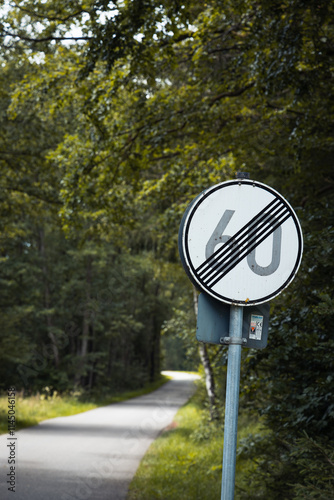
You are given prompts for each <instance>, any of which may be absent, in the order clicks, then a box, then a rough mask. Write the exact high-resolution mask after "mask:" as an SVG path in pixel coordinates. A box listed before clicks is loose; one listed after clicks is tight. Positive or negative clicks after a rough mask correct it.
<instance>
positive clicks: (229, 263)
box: [202, 209, 290, 285]
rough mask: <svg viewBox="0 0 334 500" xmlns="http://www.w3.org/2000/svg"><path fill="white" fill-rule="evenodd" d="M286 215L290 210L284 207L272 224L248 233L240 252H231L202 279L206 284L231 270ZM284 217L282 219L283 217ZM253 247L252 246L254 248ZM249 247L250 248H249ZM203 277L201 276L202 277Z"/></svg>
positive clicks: (271, 231)
mask: <svg viewBox="0 0 334 500" xmlns="http://www.w3.org/2000/svg"><path fill="white" fill-rule="evenodd" d="M286 216H288V217H289V216H290V212H289V211H288V210H287V209H286V210H284V211H283V212H282V213H281V214H280V215H279V219H275V222H274V224H270V223H269V224H267V225H266V227H264V228H263V229H262V231H260V232H253V233H252V235H250V238H249V239H248V240H247V245H246V246H245V247H244V248H243V249H242V251H240V252H233V254H232V255H231V256H230V258H229V259H228V260H226V261H225V262H221V263H220V264H219V266H216V269H215V272H213V273H211V275H210V276H208V277H207V278H206V279H205V280H203V281H204V283H205V284H206V285H208V284H209V283H210V282H211V281H212V280H214V279H215V278H216V277H217V276H220V275H221V274H222V273H224V271H225V270H226V269H228V270H229V271H231V270H232V269H233V267H235V266H236V265H237V263H239V262H240V258H241V260H242V259H243V258H244V257H246V256H247V255H248V253H250V252H251V251H252V249H253V245H255V247H256V246H258V245H259V244H260V243H261V242H262V241H263V240H265V239H266V238H268V236H269V235H270V234H272V233H273V231H275V229H273V227H274V228H276V227H278V226H280V225H281V224H282V223H283V222H282V221H283V220H284V221H285V220H286V218H285V217H286ZM283 218H284V219H283ZM255 247H254V248H255ZM250 248H251V249H250ZM202 279H203V278H202Z"/></svg>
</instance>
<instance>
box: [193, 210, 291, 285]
mask: <svg viewBox="0 0 334 500" xmlns="http://www.w3.org/2000/svg"><path fill="white" fill-rule="evenodd" d="M286 210H287V208H286V207H285V205H283V204H279V205H277V206H276V207H275V208H274V210H273V211H272V212H269V213H267V214H264V215H263V216H262V217H260V218H258V219H256V220H255V221H254V222H253V223H252V224H251V225H248V224H247V225H246V226H244V227H243V228H242V234H240V236H239V238H238V239H237V240H236V239H235V237H231V238H230V239H229V240H228V241H227V242H226V243H225V244H224V252H222V253H221V254H220V255H219V256H218V259H214V260H213V261H212V262H210V263H209V264H208V266H206V268H203V269H202V270H201V272H200V273H199V277H200V278H201V279H203V280H205V279H207V277H208V275H210V274H214V273H215V271H216V269H217V268H218V267H219V268H220V267H221V265H222V264H224V258H225V257H226V253H227V252H228V251H230V255H229V256H228V259H229V261H230V260H232V259H234V258H235V257H236V256H237V254H238V253H239V248H240V247H241V246H242V245H244V243H245V241H246V240H247V241H249V239H250V238H252V237H253V236H254V235H256V234H259V233H260V231H262V230H263V229H265V227H267V226H268V224H270V222H271V219H273V218H275V217H276V216H278V217H282V215H283V214H284V213H285V212H286ZM245 228H246V229H247V230H246V231H244V229H245ZM234 236H235V235H234ZM232 238H233V239H232ZM243 240H244V241H243ZM231 241H232V242H233V246H235V248H234V249H233V250H232V249H231ZM231 252H232V253H231Z"/></svg>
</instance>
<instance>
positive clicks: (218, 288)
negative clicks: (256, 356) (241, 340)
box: [179, 179, 303, 338]
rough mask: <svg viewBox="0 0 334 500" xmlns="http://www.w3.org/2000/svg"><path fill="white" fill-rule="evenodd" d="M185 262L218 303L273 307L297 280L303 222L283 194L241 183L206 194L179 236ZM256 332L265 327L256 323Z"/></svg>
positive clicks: (229, 183)
mask: <svg viewBox="0 0 334 500" xmlns="http://www.w3.org/2000/svg"><path fill="white" fill-rule="evenodd" d="M179 251H180V256H181V261H182V264H183V267H184V268H185V271H186V273H187V274H188V276H189V278H190V280H191V281H192V282H193V283H194V284H195V286H196V287H197V288H199V289H200V290H201V291H203V292H205V293H207V294H209V295H211V296H212V297H214V298H215V299H217V300H219V301H222V302H225V303H228V304H234V305H240V306H247V305H256V304H261V303H263V302H267V301H269V300H271V299H272V298H274V297H276V296H277V295H278V294H279V293H281V292H282V290H284V288H286V287H287V286H288V285H289V283H290V282H291V281H292V280H293V278H294V276H295V275H296V273H297V271H298V268H299V265H300V262H301V257H302V251H303V238H302V231H301V228H300V224H299V221H298V218H297V216H296V214H295V212H294V210H293V209H292V207H291V206H290V204H289V203H288V202H287V201H286V200H285V199H284V198H283V196H281V195H280V194H279V193H278V192H277V191H275V190H274V189H272V188H271V187H268V186H266V185H265V184H262V183H260V182H257V181H252V180H248V179H247V180H246V179H237V180H232V181H227V182H222V183H221V184H217V185H215V186H212V187H210V188H208V189H206V190H205V191H203V192H202V193H201V194H200V195H199V196H198V197H197V198H195V200H194V201H193V202H192V203H191V204H190V205H189V207H188V208H187V210H186V212H185V214H184V216H183V219H182V222H181V226H180V231H179ZM252 321H253V327H254V331H253V332H250V335H254V336H255V337H254V338H256V336H257V335H258V336H259V335H260V325H259V324H258V323H256V318H255V317H254V319H253V320H252Z"/></svg>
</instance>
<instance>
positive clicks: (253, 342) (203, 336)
mask: <svg viewBox="0 0 334 500" xmlns="http://www.w3.org/2000/svg"><path fill="white" fill-rule="evenodd" d="M243 309H244V314H243V322H242V338H243V341H242V345H243V346H244V347H249V348H253V349H264V348H265V347H266V345H267V340H268V330H269V309H270V306H269V304H268V303H264V304H259V305H257V306H248V307H244V308H243ZM229 328H230V305H228V304H224V303H223V302H219V301H218V300H216V299H214V298H213V297H210V295H208V294H206V293H204V292H202V293H201V294H200V295H199V297H198V316H197V328H196V339H197V340H198V341H199V342H205V343H209V344H229V343H230V342H229V340H228V339H229Z"/></svg>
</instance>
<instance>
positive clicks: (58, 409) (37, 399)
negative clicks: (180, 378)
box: [0, 376, 168, 434]
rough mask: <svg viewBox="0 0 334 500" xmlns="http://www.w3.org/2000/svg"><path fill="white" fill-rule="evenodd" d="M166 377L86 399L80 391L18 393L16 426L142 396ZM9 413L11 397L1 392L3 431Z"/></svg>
mask: <svg viewBox="0 0 334 500" xmlns="http://www.w3.org/2000/svg"><path fill="white" fill-rule="evenodd" d="M167 381H168V377H165V376H162V377H161V379H159V380H158V381H156V382H153V383H151V384H147V385H146V386H145V387H143V388H141V389H138V390H136V391H128V392H123V393H119V394H114V395H111V396H108V397H104V398H99V399H97V398H95V399H94V398H92V399H90V400H89V399H86V400H83V399H82V396H78V395H67V396H61V395H59V394H54V395H53V396H52V397H47V394H36V395H34V396H28V397H24V396H23V395H22V394H21V393H17V394H16V398H15V417H16V430H20V429H23V428H25V427H31V426H32V425H37V424H38V423H39V422H42V421H43V420H47V419H49V418H54V417H65V416H69V415H76V414H77V413H82V412H84V411H88V410H92V409H94V408H98V407H99V406H106V405H108V404H113V403H118V402H120V401H125V400H126V399H131V398H134V397H137V396H141V395H143V394H147V393H149V392H151V391H154V390H155V389H158V388H159V387H160V386H161V385H162V384H164V383H166V382H167ZM7 415H8V398H7V396H6V395H2V396H0V434H6V433H7V431H8V427H7Z"/></svg>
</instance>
